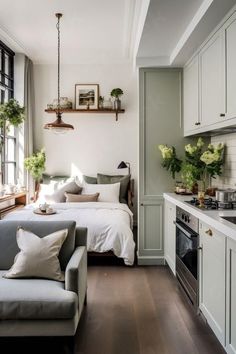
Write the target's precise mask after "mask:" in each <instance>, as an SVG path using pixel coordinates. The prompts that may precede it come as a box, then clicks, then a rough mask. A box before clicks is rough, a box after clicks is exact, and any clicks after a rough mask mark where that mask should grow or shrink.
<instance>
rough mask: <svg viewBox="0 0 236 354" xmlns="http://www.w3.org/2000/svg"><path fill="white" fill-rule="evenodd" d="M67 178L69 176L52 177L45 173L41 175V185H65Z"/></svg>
mask: <svg viewBox="0 0 236 354" xmlns="http://www.w3.org/2000/svg"><path fill="white" fill-rule="evenodd" d="M69 178H70V177H69V176H53V175H48V174H47V173H43V175H42V180H43V184H50V183H51V182H61V183H65V182H66V181H67V180H68V179H69Z"/></svg>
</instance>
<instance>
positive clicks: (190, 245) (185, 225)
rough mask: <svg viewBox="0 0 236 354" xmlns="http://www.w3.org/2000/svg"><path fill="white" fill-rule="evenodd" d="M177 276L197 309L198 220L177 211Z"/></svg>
mask: <svg viewBox="0 0 236 354" xmlns="http://www.w3.org/2000/svg"><path fill="white" fill-rule="evenodd" d="M175 225H176V276H177V279H178V281H179V284H180V285H181V287H182V289H183V290H184V292H185V293H186V295H187V296H188V298H189V300H190V301H191V303H192V304H193V306H194V307H195V308H197V306H198V245H199V235H198V229H199V222H198V219H197V218H196V217H195V216H193V215H191V214H190V213H188V212H186V211H185V210H183V209H181V208H178V207H177V209H176V221H175Z"/></svg>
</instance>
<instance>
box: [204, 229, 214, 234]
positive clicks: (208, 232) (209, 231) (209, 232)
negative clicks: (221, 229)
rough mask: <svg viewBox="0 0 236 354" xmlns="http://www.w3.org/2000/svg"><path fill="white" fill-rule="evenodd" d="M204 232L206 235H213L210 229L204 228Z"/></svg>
mask: <svg viewBox="0 0 236 354" xmlns="http://www.w3.org/2000/svg"><path fill="white" fill-rule="evenodd" d="M205 233H206V234H207V235H208V236H213V232H212V230H211V229H208V230H206V231H205Z"/></svg>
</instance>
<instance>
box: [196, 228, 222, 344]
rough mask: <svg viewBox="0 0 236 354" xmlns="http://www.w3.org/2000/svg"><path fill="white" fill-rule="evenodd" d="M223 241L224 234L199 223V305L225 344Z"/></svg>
mask: <svg viewBox="0 0 236 354" xmlns="http://www.w3.org/2000/svg"><path fill="white" fill-rule="evenodd" d="M225 243H226V237H225V236H224V235H223V234H221V233H220V232H218V231H216V230H215V229H213V228H211V227H209V226H208V225H207V224H204V223H202V222H200V245H201V247H202V250H201V253H200V274H199V278H200V283H199V288H200V289H199V290H200V293H199V307H200V310H201V311H202V313H203V315H204V316H205V318H206V319H207V322H208V324H209V325H210V327H211V328H212V330H213V331H214V333H215V335H216V336H217V338H218V339H219V341H220V342H221V344H222V345H223V346H225V311H226V308H225V287H226V280H225V271H226V269H225Z"/></svg>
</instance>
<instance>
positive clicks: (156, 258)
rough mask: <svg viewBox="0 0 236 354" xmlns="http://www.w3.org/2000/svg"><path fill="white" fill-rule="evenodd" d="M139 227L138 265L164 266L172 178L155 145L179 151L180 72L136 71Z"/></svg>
mask: <svg viewBox="0 0 236 354" xmlns="http://www.w3.org/2000/svg"><path fill="white" fill-rule="evenodd" d="M139 80H140V81H139V93H140V107H139V112H140V117H139V122H140V129H139V134H140V135H139V156H140V159H139V161H140V162H139V207H138V208H139V209H138V214H139V228H138V230H139V231H138V264H142V265H151V264H164V262H165V260H164V237H163V236H164V232H163V229H164V227H163V224H164V199H163V193H164V192H165V191H170V190H172V189H173V179H172V177H171V175H170V173H168V172H167V171H166V170H164V169H163V168H162V167H161V161H162V157H161V153H160V151H159V149H158V144H165V143H166V142H168V145H170V146H175V147H176V148H177V150H178V151H181V150H183V131H182V127H181V102H182V92H181V83H182V70H181V69H173V68H170V69H169V68H168V69H161V68H142V69H140V70H139Z"/></svg>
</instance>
